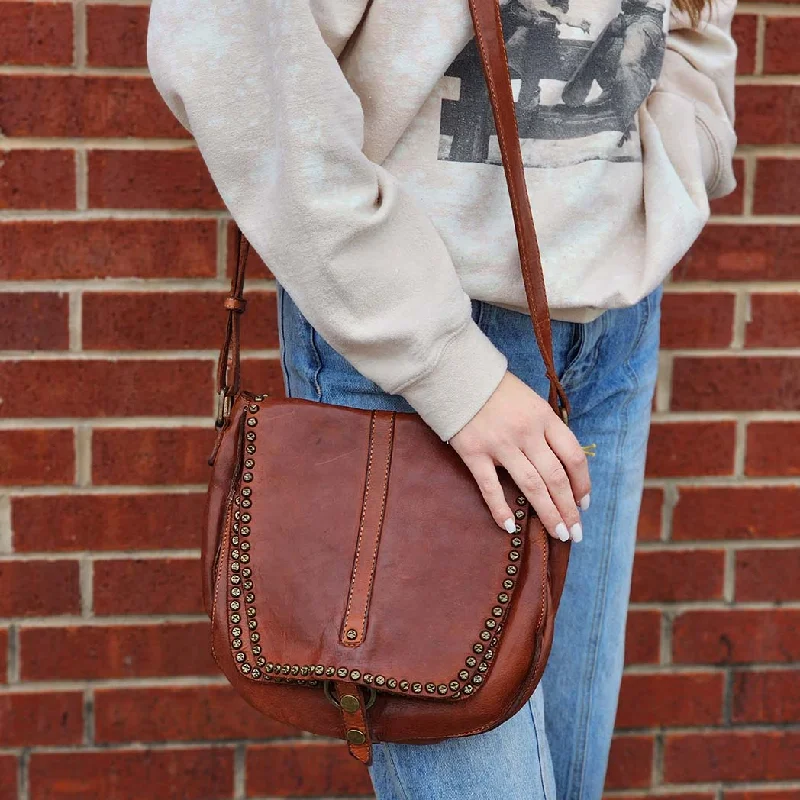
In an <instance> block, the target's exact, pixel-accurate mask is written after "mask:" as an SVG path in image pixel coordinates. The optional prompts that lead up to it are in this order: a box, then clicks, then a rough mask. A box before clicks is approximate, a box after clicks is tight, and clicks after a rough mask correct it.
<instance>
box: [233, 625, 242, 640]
mask: <svg viewBox="0 0 800 800" xmlns="http://www.w3.org/2000/svg"><path fill="white" fill-rule="evenodd" d="M231 636H233V637H234V638H236V639H241V637H242V629H241V628H239V627H238V626H237V627H236V628H231Z"/></svg>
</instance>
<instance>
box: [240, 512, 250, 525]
mask: <svg viewBox="0 0 800 800" xmlns="http://www.w3.org/2000/svg"><path fill="white" fill-rule="evenodd" d="M251 519H252V517H251V516H250V515H249V514H242V522H244V523H245V524H247V523H248V522H250V520H251Z"/></svg>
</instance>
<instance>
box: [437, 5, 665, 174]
mask: <svg viewBox="0 0 800 800" xmlns="http://www.w3.org/2000/svg"><path fill="white" fill-rule="evenodd" d="M500 6H501V16H502V22H503V32H504V38H505V41H506V49H507V50H508V62H509V68H510V72H511V83H512V87H513V89H514V98H515V100H516V111H517V122H518V125H519V133H520V144H521V146H522V157H523V161H524V163H525V166H526V167H562V166H568V165H570V164H578V163H581V162H583V161H591V160H598V159H599V160H605V161H640V160H641V147H640V143H639V133H638V128H637V122H636V112H637V111H638V109H639V107H640V106H641V104H642V103H643V102H644V101H645V99H646V98H647V96H648V95H649V93H650V91H651V90H652V88H653V86H654V84H655V82H656V79H657V78H658V76H659V73H660V72H661V64H662V61H663V58H664V43H665V40H666V10H667V9H666V7H665V6H664V5H663V4H662V3H661V2H658V0H621V4H620V5H619V6H618V7H617V8H618V11H617V13H616V15H615V16H612V17H611V18H609V17H608V3H596V2H591V0H589V1H588V2H587V0H583V2H581V0H572V2H571V0H550V2H548V0H500ZM611 13H612V15H613V13H614V12H613V9H612V12H611ZM600 14H602V15H603V16H602V17H601V16H600ZM444 82H445V83H444V97H443V99H442V110H441V119H440V129H439V133H440V136H439V159H440V160H444V161H462V162H472V163H476V162H477V163H490V164H499V163H501V161H500V150H499V146H498V143H497V134H496V132H495V127H494V120H493V118H492V108H491V105H490V103H489V95H488V92H487V89H486V83H485V80H484V77H483V71H482V69H481V62H480V57H479V55H478V49H477V46H476V44H475V40H474V39H472V40H471V41H470V42H469V43H468V44H467V45H466V47H464V49H463V50H462V51H461V52H460V53H459V54H458V56H456V58H455V60H454V61H453V63H452V64H451V65H450V67H449V68H448V70H447V72H446V73H445V78H444Z"/></svg>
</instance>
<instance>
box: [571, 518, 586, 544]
mask: <svg viewBox="0 0 800 800" xmlns="http://www.w3.org/2000/svg"><path fill="white" fill-rule="evenodd" d="M569 532H570V535H571V536H572V541H573V542H579V541H580V540H581V539H583V528H581V524H580V522H576V523H575V524H574V525H573V526H572V527H571V528H570V529H569Z"/></svg>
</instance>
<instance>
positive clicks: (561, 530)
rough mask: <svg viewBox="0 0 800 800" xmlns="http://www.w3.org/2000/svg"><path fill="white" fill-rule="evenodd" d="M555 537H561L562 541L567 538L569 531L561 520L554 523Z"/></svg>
mask: <svg viewBox="0 0 800 800" xmlns="http://www.w3.org/2000/svg"><path fill="white" fill-rule="evenodd" d="M556 537H557V538H559V539H561V541H562V542H566V541H567V539H569V531H568V530H567V526H566V525H565V524H564V523H563V522H559V523H558V525H556Z"/></svg>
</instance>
